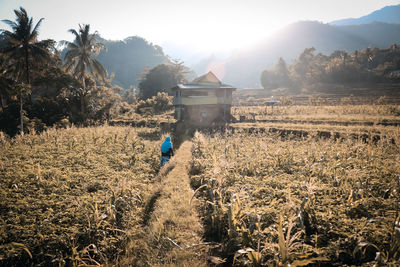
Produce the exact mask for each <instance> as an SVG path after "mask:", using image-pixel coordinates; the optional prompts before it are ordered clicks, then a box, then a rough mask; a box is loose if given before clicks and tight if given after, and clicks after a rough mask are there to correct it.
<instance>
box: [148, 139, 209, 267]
mask: <svg viewBox="0 0 400 267" xmlns="http://www.w3.org/2000/svg"><path fill="white" fill-rule="evenodd" d="M191 147H192V143H191V142H190V141H185V142H184V143H182V145H181V146H180V148H179V149H178V150H177V151H176V153H175V156H174V157H173V158H172V159H171V161H170V162H169V163H168V164H166V165H165V166H164V167H163V169H162V170H161V172H160V175H159V181H157V182H156V183H158V184H156V185H155V190H154V191H155V192H154V197H153V199H152V200H151V201H152V203H151V206H152V207H151V212H149V214H148V218H146V219H145V220H147V221H146V222H145V223H146V224H147V225H148V230H149V233H150V234H151V235H152V237H151V238H152V239H153V240H156V243H157V246H153V249H155V251H153V252H154V255H157V256H156V257H155V258H153V259H154V260H155V261H156V262H153V264H154V265H153V266H191V267H193V266H208V264H207V256H206V255H207V246H206V245H205V244H204V242H203V240H202V235H203V228H202V225H201V221H200V218H199V216H198V214H197V211H196V200H194V201H192V203H190V200H191V199H192V196H193V190H192V189H191V187H190V181H189V176H188V164H189V160H190V158H191Z"/></svg>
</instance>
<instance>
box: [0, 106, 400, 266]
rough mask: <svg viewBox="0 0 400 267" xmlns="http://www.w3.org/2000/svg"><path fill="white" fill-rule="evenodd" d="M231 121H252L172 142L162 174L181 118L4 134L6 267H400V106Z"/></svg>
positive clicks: (0, 172)
mask: <svg viewBox="0 0 400 267" xmlns="http://www.w3.org/2000/svg"><path fill="white" fill-rule="evenodd" d="M269 111H270V109H269ZM233 112H234V115H235V116H237V117H239V116H240V115H242V116H247V118H248V120H247V121H246V122H243V123H234V124H231V125H230V126H229V127H227V128H226V129H225V131H219V130H217V131H214V133H213V134H210V133H208V134H206V133H203V134H200V133H197V134H196V135H195V137H194V138H193V140H192V143H190V142H187V141H186V142H184V141H185V140H184V138H183V137H182V136H181V137H180V138H179V137H178V136H175V137H173V138H177V139H174V144H176V143H177V142H178V141H179V142H181V141H182V142H183V143H182V146H181V148H180V149H179V151H176V152H177V153H176V156H175V157H174V158H173V160H172V161H171V162H170V163H169V164H167V165H166V166H165V167H164V168H162V169H160V165H159V146H160V144H161V142H162V141H163V139H164V137H165V136H163V135H162V134H161V131H162V130H163V129H162V128H163V127H161V126H163V124H165V123H166V124H168V126H171V125H170V124H169V123H168V122H171V121H172V118H171V115H172V114H171V113H166V114H161V115H158V116H159V117H157V118H155V117H153V118H152V117H150V116H149V117H146V116H142V117H141V118H142V119H143V120H144V125H147V126H151V127H152V128H132V127H119V126H102V127H91V128H74V127H72V128H68V129H49V130H47V131H45V132H43V133H41V134H34V133H31V134H29V135H25V136H16V137H14V138H12V139H9V138H8V137H7V136H5V135H4V134H2V133H1V132H0V151H1V154H0V177H1V181H0V199H1V203H0V265H1V266H3V265H4V266H21V265H31V264H34V265H38V266H48V265H60V266H66V265H68V266H82V265H106V266H111V265H113V266H114V265H117V266H206V265H215V264H217V265H218V264H220V263H223V264H225V266H267V265H268V266H271V265H272V266H289V265H291V266H302V265H303V266H304V265H312V266H315V265H317V266H318V265H320V266H325V265H330V266H342V265H366V266H372V265H374V264H375V265H376V266H378V265H382V266H383V265H390V264H392V265H396V264H398V262H399V261H400V253H399V251H400V222H399V220H400V207H399V203H400V194H399V192H400V146H399V144H400V129H399V126H396V125H389V126H388V125H385V124H380V123H383V122H398V121H399V117H398V116H399V113H400V110H399V106H395V105H375V106H367V105H359V106H351V105H342V106H291V105H288V106H280V107H278V109H274V114H273V115H270V114H267V113H265V107H262V106H246V107H244V106H240V107H236V108H234V111H233ZM263 112H264V113H263ZM255 113H256V115H254V114H255ZM254 116H255V118H254ZM160 118H162V119H160ZM253 118H254V119H255V120H254V121H252V119H253ZM125 119H126V121H128V123H127V124H132V120H129V118H125ZM125 119H124V118H120V121H118V122H117V121H115V122H114V123H116V124H118V123H124V122H125ZM131 119H132V118H131ZM250 119H251V120H250ZM170 120H171V121H170ZM366 122H368V123H366ZM369 122H372V124H370V123H369ZM164 126H165V125H164ZM160 128H161V129H160ZM167 128H168V127H167ZM169 129H171V127H170V128H169ZM169 129H166V131H168V130H169ZM260 129H263V131H261V130H260ZM268 129H281V130H288V129H292V130H298V131H301V132H307V133H309V134H307V135H302V136H294V135H292V134H293V133H290V131H289V132H287V134H285V135H282V134H280V133H279V131H278V133H273V132H271V131H270V130H268ZM164 130H165V129H164ZM320 131H326V132H332V133H336V132H340V133H341V138H334V136H331V138H329V137H328V138H323V139H321V138H320V137H321V136H320V135H318V133H319V132H320ZM354 133H358V134H362V133H364V134H365V133H366V135H365V136H363V138H358V137H360V135H352V134H354ZM375 136H379V139H375V138H374V137H375ZM186 137H187V136H186ZM324 137H326V136H324ZM189 182H190V185H191V187H192V188H190V186H189ZM199 215H200V216H199ZM199 218H200V219H199Z"/></svg>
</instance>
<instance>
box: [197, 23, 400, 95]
mask: <svg viewBox="0 0 400 267" xmlns="http://www.w3.org/2000/svg"><path fill="white" fill-rule="evenodd" d="M398 42H400V25H397V24H387V23H378V22H375V23H371V24H364V25H344V26H336V25H330V24H323V23H320V22H314V21H303V22H297V23H293V24H291V25H288V26H286V27H285V28H283V29H282V30H281V31H279V32H276V33H275V34H274V35H272V36H270V37H269V38H268V39H265V40H264V41H262V42H260V43H258V44H257V45H254V46H252V47H250V48H248V49H246V50H242V51H239V52H235V53H234V55H233V56H231V57H230V58H229V59H227V60H225V62H224V67H225V70H224V73H225V75H224V77H219V78H220V79H222V80H223V81H224V82H226V83H228V84H231V85H233V86H237V87H239V88H244V87H253V88H254V87H260V85H259V84H260V75H261V72H262V70H263V69H265V68H269V67H272V66H273V65H275V64H276V63H277V62H278V59H279V57H282V58H284V59H285V61H287V62H288V63H290V62H293V61H294V60H295V59H296V58H297V57H298V56H299V55H300V54H301V52H303V50H304V49H305V48H310V47H314V48H315V49H316V53H323V54H328V55H329V54H330V53H332V52H334V51H335V50H344V51H347V52H353V51H354V50H361V49H363V48H366V47H368V46H370V47H378V48H386V47H389V46H390V45H392V44H393V43H398ZM211 70H212V71H213V69H211ZM204 71H205V70H204Z"/></svg>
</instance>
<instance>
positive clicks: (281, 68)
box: [261, 44, 400, 89]
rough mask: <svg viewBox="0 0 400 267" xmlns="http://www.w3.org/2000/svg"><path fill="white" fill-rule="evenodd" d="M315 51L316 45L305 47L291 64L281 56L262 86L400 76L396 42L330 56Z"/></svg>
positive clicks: (395, 79) (263, 77)
mask: <svg viewBox="0 0 400 267" xmlns="http://www.w3.org/2000/svg"><path fill="white" fill-rule="evenodd" d="M314 52H315V48H307V49H305V50H304V51H303V53H301V54H300V56H299V57H298V58H297V60H295V62H294V63H293V64H290V65H289V66H287V65H286V63H285V61H284V60H283V59H282V58H280V59H279V62H278V63H277V65H276V66H275V67H274V68H272V69H266V70H264V71H263V72H262V74H261V84H262V86H263V87H264V88H266V89H274V88H278V87H289V88H291V89H296V88H297V89H299V88H301V87H302V86H306V85H307V86H310V85H315V84H321V83H323V84H325V83H331V84H349V83H372V84H373V83H378V82H398V81H399V79H400V75H399V73H398V70H399V69H400V48H399V47H398V46H397V45H396V44H394V45H392V46H390V47H389V48H387V49H378V48H365V49H363V50H361V51H357V50H356V51H354V52H353V53H351V54H348V53H347V52H346V51H339V50H338V51H335V52H333V53H332V54H331V55H329V56H326V55H323V54H321V53H319V54H317V55H315V54H314Z"/></svg>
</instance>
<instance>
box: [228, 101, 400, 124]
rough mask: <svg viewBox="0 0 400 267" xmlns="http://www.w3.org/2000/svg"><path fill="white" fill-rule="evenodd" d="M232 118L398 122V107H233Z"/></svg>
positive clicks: (399, 108) (399, 109) (399, 114)
mask: <svg viewBox="0 0 400 267" xmlns="http://www.w3.org/2000/svg"><path fill="white" fill-rule="evenodd" d="M232 114H233V115H234V116H236V117H238V118H239V116H240V115H242V116H246V117H248V118H251V117H253V116H252V115H251V114H254V116H255V119H256V120H285V121H288V122H290V121H303V122H307V121H326V122H360V123H363V122H372V123H380V122H384V121H386V122H391V121H394V122H399V120H400V119H399V116H400V107H399V106H398V105H341V106H327V105H320V106H313V105H308V106H291V105H289V106H280V105H277V106H276V107H274V112H273V113H272V108H271V107H266V106H236V107H233V108H232Z"/></svg>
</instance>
